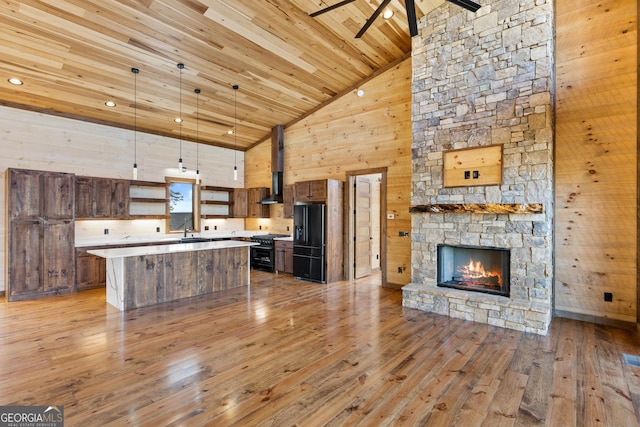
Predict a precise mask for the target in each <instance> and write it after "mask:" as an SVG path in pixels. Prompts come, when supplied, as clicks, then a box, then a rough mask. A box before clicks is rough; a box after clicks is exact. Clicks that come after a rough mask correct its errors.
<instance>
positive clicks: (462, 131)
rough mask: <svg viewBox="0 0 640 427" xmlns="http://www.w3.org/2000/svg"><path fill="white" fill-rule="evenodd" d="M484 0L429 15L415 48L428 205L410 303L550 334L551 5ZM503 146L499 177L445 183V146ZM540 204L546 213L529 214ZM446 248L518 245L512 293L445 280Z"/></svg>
mask: <svg viewBox="0 0 640 427" xmlns="http://www.w3.org/2000/svg"><path fill="white" fill-rule="evenodd" d="M482 4H483V6H482V7H481V9H480V10H479V11H478V12H476V13H469V12H466V11H462V10H460V9H459V8H456V7H455V6H450V5H449V4H446V3H445V4H444V5H442V6H440V7H439V8H438V9H436V10H434V11H433V12H432V13H430V14H429V15H428V16H426V17H424V18H423V19H422V21H421V23H420V28H421V37H422V38H421V39H420V37H417V38H416V39H415V40H414V43H413V53H412V59H413V75H414V81H413V85H412V87H413V143H412V152H413V158H412V162H413V184H412V200H411V203H412V205H413V206H414V207H415V206H422V207H423V209H412V212H413V216H412V283H411V284H409V285H407V286H405V287H404V288H403V305H404V306H405V307H409V308H415V309H419V310H424V311H430V312H435V313H439V314H443V315H447V316H451V317H457V318H463V319H467V320H472V321H476V322H482V323H488V324H491V325H496V326H501V327H506V328H511V329H517V330H521V331H528V332H534V333H538V334H546V332H547V330H548V327H549V324H550V322H551V309H552V247H553V241H552V220H553V197H552V189H553V165H552V151H553V129H552V117H553V111H552V93H551V90H552V87H553V80H552V77H553V76H552V69H553V59H552V58H553V38H552V35H553V5H552V3H551V2H504V1H496V0H487V1H484V2H483V3H482ZM494 145H501V146H502V163H501V168H502V179H501V182H500V184H496V185H473V184H472V183H470V185H468V186H459V187H445V185H444V182H443V181H444V180H443V157H444V153H446V152H449V151H452V150H458V149H463V148H475V147H487V146H494ZM531 204H535V205H536V206H539V207H540V209H536V210H529V209H526V207H528V206H530V205H531ZM424 206H427V207H428V208H424ZM451 206H456V207H458V208H457V209H450V208H451ZM521 207H525V209H520V208H521ZM441 208H442V209H441ZM443 244H446V245H462V246H474V247H494V248H503V249H506V250H509V251H510V254H511V256H510V283H509V285H510V286H509V289H510V294H509V296H503V295H487V294H482V293H477V292H475V293H474V292H468V291H465V290H459V289H448V288H442V287H437V286H436V280H437V279H436V274H437V247H438V245H443Z"/></svg>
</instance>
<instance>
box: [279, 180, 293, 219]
mask: <svg viewBox="0 0 640 427" xmlns="http://www.w3.org/2000/svg"><path fill="white" fill-rule="evenodd" d="M293 191H294V185H292V184H290V185H285V186H284V188H283V190H282V217H283V218H288V219H291V218H293V204H294V203H295V200H294V194H293Z"/></svg>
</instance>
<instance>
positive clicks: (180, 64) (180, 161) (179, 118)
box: [177, 63, 184, 173]
mask: <svg viewBox="0 0 640 427" xmlns="http://www.w3.org/2000/svg"><path fill="white" fill-rule="evenodd" d="M183 68H184V64H182V63H179V64H178V70H180V116H179V117H178V119H177V121H178V123H179V124H180V157H179V158H178V172H179V173H182V69H183Z"/></svg>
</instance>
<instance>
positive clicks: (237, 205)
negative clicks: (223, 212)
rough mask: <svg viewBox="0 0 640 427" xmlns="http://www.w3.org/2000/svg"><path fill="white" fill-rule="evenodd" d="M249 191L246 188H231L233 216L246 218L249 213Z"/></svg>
mask: <svg viewBox="0 0 640 427" xmlns="http://www.w3.org/2000/svg"><path fill="white" fill-rule="evenodd" d="M248 196H249V191H248V190H247V189H246V188H234V190H233V217H234V218H246V217H247V216H248V215H249V204H248V201H249V200H248Z"/></svg>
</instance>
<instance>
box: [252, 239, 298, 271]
mask: <svg viewBox="0 0 640 427" xmlns="http://www.w3.org/2000/svg"><path fill="white" fill-rule="evenodd" d="M277 237H289V235H288V234H261V235H257V236H252V237H251V241H252V242H256V243H259V245H256V246H251V268H254V269H256V270H263V271H269V272H271V273H273V272H274V271H275V269H276V249H275V245H274V243H273V239H275V238H277Z"/></svg>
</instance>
